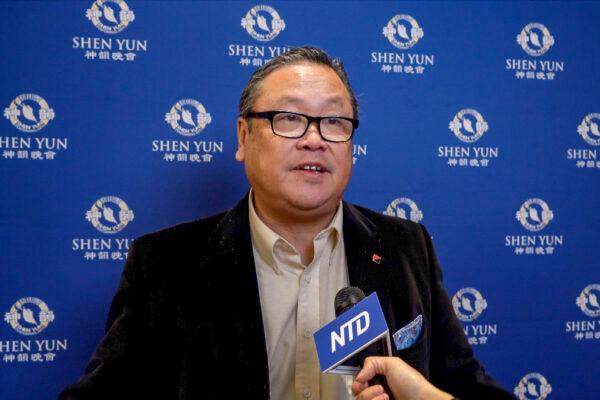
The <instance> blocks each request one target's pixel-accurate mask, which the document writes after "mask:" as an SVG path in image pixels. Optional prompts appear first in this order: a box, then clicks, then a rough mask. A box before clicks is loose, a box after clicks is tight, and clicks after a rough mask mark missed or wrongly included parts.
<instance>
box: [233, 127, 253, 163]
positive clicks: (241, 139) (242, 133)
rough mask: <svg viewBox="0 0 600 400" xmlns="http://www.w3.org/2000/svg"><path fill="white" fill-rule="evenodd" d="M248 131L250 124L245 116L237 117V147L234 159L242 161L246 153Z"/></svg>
mask: <svg viewBox="0 0 600 400" xmlns="http://www.w3.org/2000/svg"><path fill="white" fill-rule="evenodd" d="M249 133H250V126H249V124H248V120H247V119H246V118H242V117H238V120H237V139H238V147H237V151H236V152H235V159H236V160H238V161H240V162H243V161H244V159H245V155H246V139H247V136H248V134H249Z"/></svg>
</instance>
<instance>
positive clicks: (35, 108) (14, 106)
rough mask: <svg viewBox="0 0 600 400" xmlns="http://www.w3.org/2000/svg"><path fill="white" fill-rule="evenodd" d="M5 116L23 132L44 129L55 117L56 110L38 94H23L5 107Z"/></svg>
mask: <svg viewBox="0 0 600 400" xmlns="http://www.w3.org/2000/svg"><path fill="white" fill-rule="evenodd" d="M4 116H5V117H6V118H7V119H8V120H9V121H10V123H11V124H13V126H14V127H15V128H17V129H18V130H20V131H22V132H28V133H34V132H38V131H40V130H42V129H43V128H44V127H45V126H46V125H48V123H49V122H50V121H51V120H53V119H54V116H55V115H54V110H53V109H51V108H50V106H49V105H48V103H47V102H46V100H44V99H43V98H42V97H40V96H38V95H37V94H31V93H27V94H21V95H19V96H17V98H15V99H14V100H13V101H12V102H11V103H10V105H9V106H8V107H7V108H5V109H4Z"/></svg>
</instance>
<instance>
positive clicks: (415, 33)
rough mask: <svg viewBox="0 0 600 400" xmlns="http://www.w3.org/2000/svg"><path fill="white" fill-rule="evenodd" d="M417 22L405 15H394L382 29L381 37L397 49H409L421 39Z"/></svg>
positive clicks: (420, 30) (421, 32)
mask: <svg viewBox="0 0 600 400" xmlns="http://www.w3.org/2000/svg"><path fill="white" fill-rule="evenodd" d="M423 35H424V33H423V29H421V27H420V26H419V23H418V22H417V20H415V19H414V18H413V17H411V16H410V15H407V14H400V15H395V16H394V17H392V19H390V20H389V21H388V23H387V24H386V26H385V27H384V28H383V36H385V37H386V38H387V40H389V41H390V43H391V44H393V45H394V46H396V47H397V48H399V49H403V50H406V49H410V48H411V47H413V46H414V45H415V44H417V42H418V41H419V40H421V38H422V37H423Z"/></svg>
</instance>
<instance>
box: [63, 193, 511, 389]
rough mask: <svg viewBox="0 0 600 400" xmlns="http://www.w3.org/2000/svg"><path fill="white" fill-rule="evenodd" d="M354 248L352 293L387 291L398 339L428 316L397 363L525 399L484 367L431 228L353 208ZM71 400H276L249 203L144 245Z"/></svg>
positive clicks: (348, 215) (349, 231)
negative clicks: (445, 277) (445, 281)
mask: <svg viewBox="0 0 600 400" xmlns="http://www.w3.org/2000/svg"><path fill="white" fill-rule="evenodd" d="M344 241H345V247H346V258H347V261H348V273H349V278H350V283H351V285H353V286H358V287H360V288H361V289H363V291H364V292H365V293H366V294H367V295H368V294H370V293H372V292H377V295H378V297H379V299H380V301H381V305H382V308H383V311H384V313H385V315H386V319H387V323H388V326H389V328H390V332H392V333H393V332H395V331H397V330H398V329H400V328H401V327H403V326H404V325H406V324H407V323H408V322H410V321H412V320H413V319H414V318H416V316H418V315H419V314H421V315H422V316H423V330H422V335H421V337H420V339H419V340H418V341H417V343H416V344H415V345H414V346H412V347H410V348H408V349H406V350H402V351H400V352H398V353H397V354H396V355H398V356H399V357H401V358H403V359H404V360H405V361H406V362H408V363H409V364H410V365H412V366H413V367H414V368H416V369H417V370H419V371H420V372H421V373H422V374H423V375H425V376H426V377H428V378H429V379H430V380H431V381H432V382H433V384H435V385H436V386H438V387H439V388H441V389H443V390H446V391H448V392H449V393H451V394H453V395H455V396H457V397H460V398H461V399H462V400H467V399H478V400H479V399H486V400H487V399H512V398H513V397H512V396H511V395H510V394H508V393H507V392H505V391H504V390H502V389H501V388H500V387H498V385H497V384H496V383H495V382H494V381H493V380H492V379H491V378H490V377H488V376H487V375H486V374H485V373H484V371H483V368H482V366H481V364H480V363H479V362H478V361H477V360H476V359H475V358H474V357H473V351H472V349H471V347H470V346H469V344H468V342H467V339H466V337H465V335H464V332H463V329H462V327H461V325H460V323H459V322H458V320H457V319H456V317H455V315H454V313H453V311H452V306H451V303H450V300H449V299H448V296H447V294H446V292H445V290H444V288H443V286H442V276H441V272H440V268H439V264H438V261H437V258H436V256H435V253H434V250H433V246H432V243H431V239H430V236H429V234H428V233H427V231H426V230H425V228H424V227H423V226H422V225H419V224H415V223H412V222H410V221H404V220H401V219H398V218H392V217H388V216H384V215H381V214H379V213H376V212H373V211H370V210H367V209H365V208H362V207H357V206H353V205H350V204H348V203H344ZM374 253H376V254H378V255H380V256H381V257H382V260H381V262H380V263H379V264H377V263H374V262H373V261H372V256H373V254H374ZM332 301H333V299H332ZM60 398H61V399H103V400H106V399H111V400H114V399H125V398H127V399H161V400H168V399H179V400H184V399H217V398H227V399H241V398H244V399H268V398H269V374H268V364H267V352H266V345H265V337H264V329H263V322H262V315H261V309H260V299H259V294H258V283H257V278H256V271H255V267H254V258H253V254H252V242H251V238H250V227H249V221H248V198H247V197H246V198H244V199H243V200H242V201H241V202H240V203H239V204H238V205H237V206H236V207H235V208H233V209H232V210H231V211H229V212H227V213H224V214H219V215H215V216H212V217H209V218H206V219H201V220H198V221H195V222H191V223H186V224H182V225H178V226H175V227H172V228H168V229H165V230H163V231H160V232H157V233H154V234H150V235H146V236H143V237H141V238H139V239H136V240H135V241H134V243H133V245H132V248H131V249H130V254H129V257H128V260H127V263H126V265H125V269H124V271H123V275H122V278H121V281H120V283H119V287H118V290H117V292H116V295H115V297H114V300H113V303H112V305H111V308H110V311H109V316H108V322H107V331H106V335H105V337H104V338H103V339H102V341H101V342H100V344H99V345H98V348H97V349H96V351H95V353H94V354H93V356H92V358H91V359H90V361H89V362H88V364H87V366H86V369H85V375H84V376H83V377H81V379H80V380H79V382H77V383H76V384H74V385H72V386H70V387H67V388H66V389H65V390H64V391H63V392H62V393H61V397H60ZM273 400H277V399H273Z"/></svg>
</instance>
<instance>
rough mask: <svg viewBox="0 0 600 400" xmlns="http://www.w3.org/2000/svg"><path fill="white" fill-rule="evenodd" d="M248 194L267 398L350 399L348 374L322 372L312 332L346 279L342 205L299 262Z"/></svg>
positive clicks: (331, 314) (330, 311)
mask: <svg viewBox="0 0 600 400" xmlns="http://www.w3.org/2000/svg"><path fill="white" fill-rule="evenodd" d="M252 197H253V196H252V193H250V196H249V198H250V200H249V203H250V204H249V206H250V232H251V234H252V250H253V253H254V262H255V264H256V275H257V277H258V288H259V292H260V305H261V309H262V316H263V323H264V329H265V338H266V342H267V355H268V359H269V381H270V386H271V399H272V400H288V399H289V400H292V399H295V400H319V399H321V400H336V399H350V398H352V396H351V394H350V392H349V383H351V381H352V380H351V378H346V377H343V376H339V375H331V374H321V372H320V369H319V360H318V358H317V352H316V348H315V343H314V340H313V333H314V332H315V331H317V330H318V329H319V328H320V327H321V326H323V325H324V324H326V323H327V322H329V321H331V320H333V319H334V318H335V310H334V304H333V303H334V298H335V295H336V293H337V292H338V291H339V290H340V289H342V288H344V287H346V286H348V284H349V283H348V282H349V281H348V267H347V264H346V252H345V249H344V236H343V229H342V221H343V212H342V204H341V202H340V205H339V206H338V210H337V212H336V214H335V216H334V217H333V220H332V221H331V223H330V224H329V225H328V226H327V227H326V228H325V229H323V230H322V231H321V232H319V234H317V236H316V237H315V238H314V240H313V244H314V258H313V260H312V261H311V262H310V264H308V265H304V264H302V262H301V260H300V254H299V253H298V251H296V249H294V247H293V246H292V245H291V244H290V243H289V242H287V241H286V240H285V239H284V238H282V237H281V236H279V235H278V234H277V233H275V232H274V231H273V230H271V229H270V228H269V227H268V226H267V225H265V223H264V222H262V220H261V219H260V218H259V217H258V215H257V214H256V211H255V209H254V203H253V200H252Z"/></svg>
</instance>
